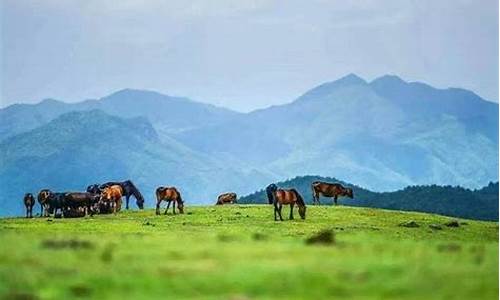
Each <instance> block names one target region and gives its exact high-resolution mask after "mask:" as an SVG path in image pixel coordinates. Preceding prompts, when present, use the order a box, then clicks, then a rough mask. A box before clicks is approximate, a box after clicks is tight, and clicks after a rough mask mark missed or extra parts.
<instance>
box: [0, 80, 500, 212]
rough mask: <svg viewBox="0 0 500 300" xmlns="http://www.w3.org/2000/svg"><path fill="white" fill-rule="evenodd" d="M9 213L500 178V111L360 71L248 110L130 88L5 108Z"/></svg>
mask: <svg viewBox="0 0 500 300" xmlns="http://www.w3.org/2000/svg"><path fill="white" fill-rule="evenodd" d="M0 154H1V161H0V188H1V190H2V194H1V195H0V214H13V213H15V212H19V209H20V206H21V205H20V199H21V197H22V195H23V194H24V192H27V191H31V192H36V191H37V190H38V189H40V188H42V187H49V188H53V189H56V190H73V189H82V188H84V187H85V186H86V185H88V184H91V183H94V182H102V181H106V180H123V179H132V180H133V181H135V182H136V183H137V184H138V185H139V187H140V188H141V189H142V190H144V192H143V193H144V194H146V195H148V196H147V197H146V201H147V204H148V205H150V206H151V205H153V204H154V203H153V202H154V201H153V199H152V198H153V196H152V195H153V191H154V188H155V187H156V186H158V185H178V186H180V188H181V190H182V191H184V193H185V195H186V197H185V198H186V199H187V200H188V202H190V203H212V202H214V201H215V197H216V196H217V194H218V193H220V192H225V191H235V192H237V193H238V194H240V195H243V194H247V193H251V192H253V191H255V190H257V189H258V188H260V187H261V186H263V185H264V184H267V183H269V182H272V181H279V180H284V179H286V178H291V177H294V176H297V175H304V174H319V175H322V176H332V177H336V178H341V179H342V180H344V181H346V182H352V183H355V184H357V185H359V186H363V187H365V188H367V189H370V190H373V191H389V190H396V189H401V188H403V187H405V186H408V185H422V184H439V185H460V186H463V187H466V188H479V187H481V186H484V185H486V184H487V183H488V182H489V181H497V180H498V104H496V103H493V102H489V101H486V100H484V99H482V98H480V97H479V96H477V95H476V94H474V93H473V92H470V91H467V90H464V89H457V88H450V89H436V88H433V87H431V86H429V85H426V84H423V83H418V82H406V81H404V80H402V79H400V78H399V77H397V76H389V75H386V76H382V77H380V78H377V79H375V80H373V81H371V82H366V81H365V80H363V79H362V78H360V77H358V76H356V75H354V74H350V75H347V76H345V77H343V78H341V79H338V80H336V81H333V82H327V83H324V84H322V85H319V86H317V87H315V88H313V89H311V90H309V91H307V92H306V93H304V94H303V95H302V96H300V97H298V98H297V99H296V100H295V101H293V102H291V103H288V104H284V105H279V106H272V107H269V108H266V109H260V110H256V111H253V112H250V113H239V112H235V111H231V110H228V109H224V108H220V107H216V106H213V105H209V104H204V103H200V102H195V101H192V100H189V99H186V98H180V97H170V96H166V95H162V94H160V93H156V92H152V91H142V90H131V89H125V90H121V91H118V92H116V93H113V94H111V95H109V96H106V97H104V98H101V99H91V100H85V101H82V102H78V103H64V102H62V101H58V100H53V99H46V100H43V101H41V102H40V103H38V104H15V105H11V106H8V107H6V108H3V109H1V110H0Z"/></svg>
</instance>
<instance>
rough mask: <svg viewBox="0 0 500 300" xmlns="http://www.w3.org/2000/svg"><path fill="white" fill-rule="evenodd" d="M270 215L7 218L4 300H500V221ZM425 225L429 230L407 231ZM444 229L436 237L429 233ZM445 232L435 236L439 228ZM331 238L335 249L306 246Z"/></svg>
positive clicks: (198, 212) (2, 253) (2, 254)
mask: <svg viewBox="0 0 500 300" xmlns="http://www.w3.org/2000/svg"><path fill="white" fill-rule="evenodd" d="M284 212H286V213H284V217H285V215H286V217H285V221H283V222H275V221H274V219H273V210H272V207H271V206H267V205H234V206H230V205H227V206H219V207H215V206H211V207H207V206H205V207H186V214H184V215H171V214H169V215H166V216H165V215H161V216H155V215H154V211H153V210H146V211H140V212H139V211H127V212H120V213H119V214H117V215H101V216H94V217H86V218H81V219H44V218H35V219H24V218H10V219H0V298H1V297H4V298H7V299H16V298H17V299H70V298H93V299H142V298H158V299H165V298H172V299H183V298H196V299H276V298H280V299H332V298H336V299H342V298H345V299H498V223H496V222H479V221H470V220H459V224H460V226H459V227H448V226H445V225H443V224H445V223H447V222H449V221H450V220H452V219H451V218H447V217H442V216H438V215H430V214H422V213H408V212H394V211H385V210H380V209H367V208H351V207H343V206H339V207H326V206H322V207H312V206H309V207H308V211H307V219H306V220H301V219H300V218H299V216H298V213H295V217H296V219H295V220H292V221H289V220H288V209H286V208H285V209H284ZM408 221H415V222H416V223H417V224H418V225H419V227H414V228H409V227H402V226H399V224H400V223H402V222H408ZM431 224H434V225H441V229H433V228H431V227H429V225H431ZM434 227H436V226H434ZM325 229H331V230H333V232H334V234H335V240H334V242H333V243H329V244H308V243H306V242H305V241H306V239H307V238H309V237H311V236H313V235H314V234H316V233H318V232H320V231H322V230H325Z"/></svg>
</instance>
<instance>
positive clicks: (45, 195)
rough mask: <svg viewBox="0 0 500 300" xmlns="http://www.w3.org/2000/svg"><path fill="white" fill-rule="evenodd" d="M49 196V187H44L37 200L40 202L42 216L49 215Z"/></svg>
mask: <svg viewBox="0 0 500 300" xmlns="http://www.w3.org/2000/svg"><path fill="white" fill-rule="evenodd" d="M49 196H50V190H49V189H43V190H41V191H40V192H39V193H38V196H37V200H38V203H39V204H40V217H42V216H45V217H48V216H49Z"/></svg>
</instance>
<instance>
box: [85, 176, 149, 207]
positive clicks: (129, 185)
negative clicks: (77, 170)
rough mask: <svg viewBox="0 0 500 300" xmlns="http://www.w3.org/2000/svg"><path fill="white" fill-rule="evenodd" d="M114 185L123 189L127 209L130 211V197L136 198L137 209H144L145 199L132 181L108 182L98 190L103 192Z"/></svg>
mask: <svg viewBox="0 0 500 300" xmlns="http://www.w3.org/2000/svg"><path fill="white" fill-rule="evenodd" d="M112 185H119V186H121V187H122V190H123V196H125V200H126V202H125V203H126V204H125V208H126V209H128V200H129V198H130V196H134V197H135V199H136V201H135V203H136V204H137V207H139V209H143V208H144V197H142V194H141V192H139V189H138V188H137V187H136V186H135V185H134V183H133V182H132V181H130V180H125V181H123V182H114V181H111V182H106V183H104V184H101V185H100V186H98V188H99V189H100V190H102V189H104V188H107V187H110V186H112ZM93 186H94V185H91V186H89V187H93ZM87 191H88V188H87Z"/></svg>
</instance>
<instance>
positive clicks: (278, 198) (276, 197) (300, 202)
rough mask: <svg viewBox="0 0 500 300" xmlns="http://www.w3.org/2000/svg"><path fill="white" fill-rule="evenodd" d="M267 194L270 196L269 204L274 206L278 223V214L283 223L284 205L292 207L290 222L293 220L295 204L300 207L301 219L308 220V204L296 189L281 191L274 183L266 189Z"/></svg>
mask: <svg viewBox="0 0 500 300" xmlns="http://www.w3.org/2000/svg"><path fill="white" fill-rule="evenodd" d="M266 193H267V195H268V200H269V203H270V204H274V220H275V221H278V219H277V218H276V214H278V216H279V217H280V221H283V217H282V216H281V209H282V208H283V205H290V218H289V219H290V220H293V207H294V206H295V204H297V206H298V207H299V215H300V217H301V218H302V219H303V220H304V219H305V218H306V203H305V202H304V199H303V198H302V196H301V195H300V194H299V192H297V190H296V189H289V190H285V189H280V188H278V187H277V186H276V185H275V184H274V183H273V184H270V185H269V186H268V187H267V188H266ZM269 196H270V198H269Z"/></svg>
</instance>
